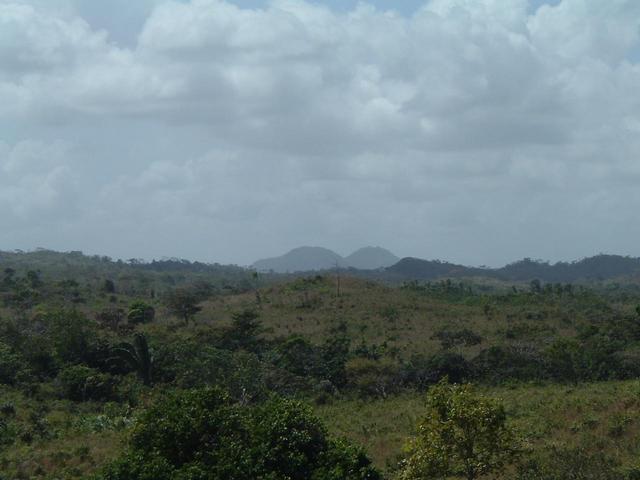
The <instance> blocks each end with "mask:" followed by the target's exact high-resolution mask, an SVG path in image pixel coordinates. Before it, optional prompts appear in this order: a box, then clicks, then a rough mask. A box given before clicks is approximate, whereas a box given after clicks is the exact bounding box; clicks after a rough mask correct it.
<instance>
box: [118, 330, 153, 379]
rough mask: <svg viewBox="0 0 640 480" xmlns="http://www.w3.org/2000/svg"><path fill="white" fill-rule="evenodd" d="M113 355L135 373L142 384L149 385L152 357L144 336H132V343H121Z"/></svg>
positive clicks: (137, 334) (138, 334) (139, 334)
mask: <svg viewBox="0 0 640 480" xmlns="http://www.w3.org/2000/svg"><path fill="white" fill-rule="evenodd" d="M114 353H115V354H116V355H117V356H118V357H120V358H121V359H122V360H124V361H125V362H126V363H127V364H128V365H129V366H130V367H131V368H133V369H134V370H135V371H136V372H137V374H138V376H139V377H140V379H141V380H142V383H144V384H145V385H151V383H152V368H153V357H152V356H151V351H150V350H149V344H148V343H147V337H145V336H144V334H142V333H136V334H135V335H134V336H133V343H123V344H122V345H120V346H119V347H118V348H116V349H115V350H114Z"/></svg>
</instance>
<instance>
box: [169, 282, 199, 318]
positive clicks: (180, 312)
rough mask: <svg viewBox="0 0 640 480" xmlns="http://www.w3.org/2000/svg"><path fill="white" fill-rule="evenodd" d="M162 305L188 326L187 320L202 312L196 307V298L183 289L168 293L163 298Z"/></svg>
mask: <svg viewBox="0 0 640 480" xmlns="http://www.w3.org/2000/svg"><path fill="white" fill-rule="evenodd" d="M164 303H165V305H166V306H167V308H168V309H169V311H170V312H171V313H172V314H173V315H175V316H177V317H180V318H181V319H182V320H184V323H185V324H188V323H189V320H192V319H193V317H194V316H195V314H196V313H198V312H199V311H200V310H202V307H200V306H199V305H198V303H199V298H198V296H197V295H196V294H194V293H193V292H191V291H189V290H187V289H185V288H176V289H174V290H172V291H171V292H169V293H168V294H167V295H166V296H165V299H164Z"/></svg>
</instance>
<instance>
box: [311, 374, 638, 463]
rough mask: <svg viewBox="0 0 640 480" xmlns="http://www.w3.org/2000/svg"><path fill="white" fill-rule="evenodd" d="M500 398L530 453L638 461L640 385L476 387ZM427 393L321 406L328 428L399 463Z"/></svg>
mask: <svg viewBox="0 0 640 480" xmlns="http://www.w3.org/2000/svg"><path fill="white" fill-rule="evenodd" d="M479 388H480V390H481V391H483V393H485V394H487V395H491V396H494V397H497V398H500V399H502V401H503V402H504V405H505V407H506V410H507V414H508V417H509V419H510V422H511V424H512V425H513V426H514V427H515V428H516V429H517V430H518V431H519V432H520V433H521V435H522V436H523V437H524V439H525V444H526V445H527V446H528V447H529V448H530V449H531V450H532V451H533V452H536V451H541V450H543V449H545V448H547V447H551V446H553V445H557V446H563V447H573V446H582V447H585V448H586V449H587V450H588V451H591V452H596V451H599V452H605V453H607V454H608V455H610V456H611V457H613V458H614V459H615V460H616V461H617V462H619V463H620V464H621V465H622V466H631V465H636V464H637V461H638V458H639V457H640V382H639V381H626V382H602V383H592V384H581V385H576V386H565V385H557V384H549V385H530V384H519V385H514V386H510V387H479ZM424 405H425V394H418V393H411V394H403V395H398V396H394V397H390V398H387V399H377V400H361V399H353V400H345V401H337V402H334V403H331V404H327V405H321V406H316V412H317V414H318V415H319V416H320V417H321V418H322V419H323V420H324V421H325V423H326V424H327V426H328V428H329V430H330V431H331V432H332V433H334V434H336V435H340V436H344V437H346V438H348V439H350V440H352V441H354V442H356V443H357V444H359V445H362V446H363V447H364V448H365V450H366V451H367V452H368V453H369V455H370V456H371V457H372V459H373V461H374V463H375V464H376V465H377V466H379V467H380V468H389V467H392V466H393V465H394V464H396V463H397V460H398V458H399V457H400V455H401V454H402V447H403V445H404V444H405V442H406V440H407V438H409V437H410V436H411V435H412V434H413V432H414V429H415V426H416V425H417V423H418V421H419V419H420V417H421V415H422V414H423V412H424V408H425V407H424Z"/></svg>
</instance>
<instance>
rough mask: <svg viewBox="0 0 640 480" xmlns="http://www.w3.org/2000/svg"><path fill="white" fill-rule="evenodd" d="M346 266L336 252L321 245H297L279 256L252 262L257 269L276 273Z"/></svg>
mask: <svg viewBox="0 0 640 480" xmlns="http://www.w3.org/2000/svg"><path fill="white" fill-rule="evenodd" d="M336 264H337V265H338V266H340V267H346V266H347V265H346V262H345V261H344V259H343V258H342V257H341V256H340V255H338V254H337V253H336V252H334V251H332V250H329V249H328V248H322V247H298V248H294V249H293V250H291V251H290V252H287V253H285V254H284V255H281V256H280V257H273V258H265V259H264V260H258V261H257V262H255V263H254V264H253V268H255V269H256V270H259V271H264V272H269V271H273V272H276V273H294V272H307V271H313V270H327V269H329V268H335V266H336Z"/></svg>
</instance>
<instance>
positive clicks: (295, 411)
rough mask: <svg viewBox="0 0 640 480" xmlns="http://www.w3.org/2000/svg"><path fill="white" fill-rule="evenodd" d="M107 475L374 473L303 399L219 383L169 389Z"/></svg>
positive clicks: (313, 478)
mask: <svg viewBox="0 0 640 480" xmlns="http://www.w3.org/2000/svg"><path fill="white" fill-rule="evenodd" d="M102 478H103V479H104V480H163V479H167V480H170V479H192V480H196V479H200V480H207V479H211V480H214V479H215V480H224V479H229V480H234V479H241V478H256V479H257V478H263V479H271V480H285V479H286V480H377V479H379V478H380V476H379V474H378V473H377V472H376V471H375V469H374V468H373V467H372V466H371V462H370V461H369V460H368V459H367V457H366V456H365V455H364V454H363V453H362V452H361V451H359V450H358V449H357V448H354V447H352V446H351V445H349V444H347V443H345V442H342V441H338V440H334V439H331V438H328V436H327V433H326V430H325V428H324V427H323V426H322V424H321V423H320V422H319V421H318V420H317V419H316V418H315V417H314V416H313V415H312V413H311V411H310V410H309V409H308V408H307V407H304V406H303V405H302V404H300V403H298V402H295V401H292V400H287V399H283V398H279V397H272V398H270V399H269V400H267V401H266V402H265V403H263V404H260V405H256V406H245V405H239V404H237V403H233V402H232V401H231V399H230V398H229V397H227V396H226V395H225V394H223V393H221V392H220V391H219V390H216V389H204V390H189V391H182V392H179V393H174V394H172V395H169V396H168V397H167V398H165V399H163V400H162V401H159V402H158V403H156V404H155V405H154V406H152V407H150V408H149V409H148V410H147V411H146V412H145V414H144V415H143V416H142V418H141V419H140V420H139V421H138V423H137V425H136V427H135V429H134V431H133V434H132V436H131V442H130V445H129V449H128V451H127V452H126V453H125V455H124V456H123V457H122V458H121V459H119V460H117V461H116V462H114V463H113V464H112V465H110V466H109V467H108V468H107V470H106V472H105V474H104V475H103V477H102Z"/></svg>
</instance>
